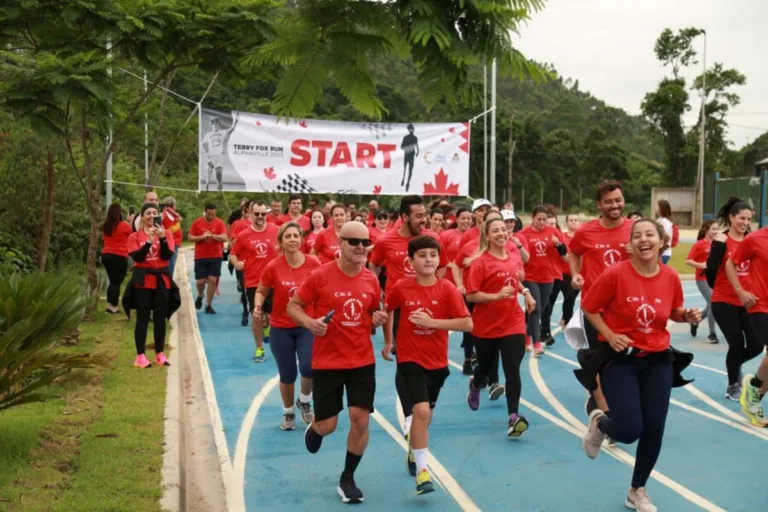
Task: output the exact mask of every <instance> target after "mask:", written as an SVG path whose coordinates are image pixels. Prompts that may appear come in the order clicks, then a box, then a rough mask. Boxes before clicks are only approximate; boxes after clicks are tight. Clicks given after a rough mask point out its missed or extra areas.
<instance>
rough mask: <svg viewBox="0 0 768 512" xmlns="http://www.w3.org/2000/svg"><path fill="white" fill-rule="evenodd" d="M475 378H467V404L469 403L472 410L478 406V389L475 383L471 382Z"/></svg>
mask: <svg viewBox="0 0 768 512" xmlns="http://www.w3.org/2000/svg"><path fill="white" fill-rule="evenodd" d="M473 380H475V378H474V377H470V378H469V393H467V405H469V408H470V409H472V410H473V411H476V410H478V409H479V408H480V389H479V388H476V387H475V385H474V384H473V383H472V381H473Z"/></svg>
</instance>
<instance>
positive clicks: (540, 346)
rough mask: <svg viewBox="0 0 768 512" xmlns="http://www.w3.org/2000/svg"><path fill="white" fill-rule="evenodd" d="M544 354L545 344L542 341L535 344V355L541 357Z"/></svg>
mask: <svg viewBox="0 0 768 512" xmlns="http://www.w3.org/2000/svg"><path fill="white" fill-rule="evenodd" d="M543 353H544V344H543V343H542V342H540V341H537V342H536V343H534V344H533V355H535V356H540V355H542V354H543Z"/></svg>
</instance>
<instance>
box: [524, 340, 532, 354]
mask: <svg viewBox="0 0 768 512" xmlns="http://www.w3.org/2000/svg"><path fill="white" fill-rule="evenodd" d="M531 350H533V346H532V345H531V337H530V336H526V337H525V351H526V352H530V351H531Z"/></svg>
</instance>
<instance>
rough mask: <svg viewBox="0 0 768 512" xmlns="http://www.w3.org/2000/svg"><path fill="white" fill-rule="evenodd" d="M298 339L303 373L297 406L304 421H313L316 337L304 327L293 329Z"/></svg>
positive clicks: (297, 346)
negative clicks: (314, 344) (312, 405)
mask: <svg viewBox="0 0 768 512" xmlns="http://www.w3.org/2000/svg"><path fill="white" fill-rule="evenodd" d="M291 331H292V332H293V333H294V336H295V339H296V355H297V357H298V360H299V373H300V374H301V388H300V390H299V397H298V398H297V399H296V407H298V408H299V412H300V413H301V420H302V421H303V422H304V423H312V420H313V419H314V414H312V407H311V405H310V404H311V402H312V345H313V343H314V337H313V336H312V333H311V332H310V331H308V330H307V329H304V328H302V327H295V328H293V329H291ZM270 336H271V333H270Z"/></svg>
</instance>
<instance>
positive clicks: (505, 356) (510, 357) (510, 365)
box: [499, 334, 525, 415]
mask: <svg viewBox="0 0 768 512" xmlns="http://www.w3.org/2000/svg"><path fill="white" fill-rule="evenodd" d="M499 352H500V353H501V365H502V367H503V368H504V378H505V380H506V387H507V413H508V414H510V415H512V414H517V409H518V407H519V405H520V393H521V391H522V382H521V380H520V364H521V363H522V362H523V357H524V356H525V335H524V334H513V335H512V336H505V337H504V338H502V339H501V341H500V342H499Z"/></svg>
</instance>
